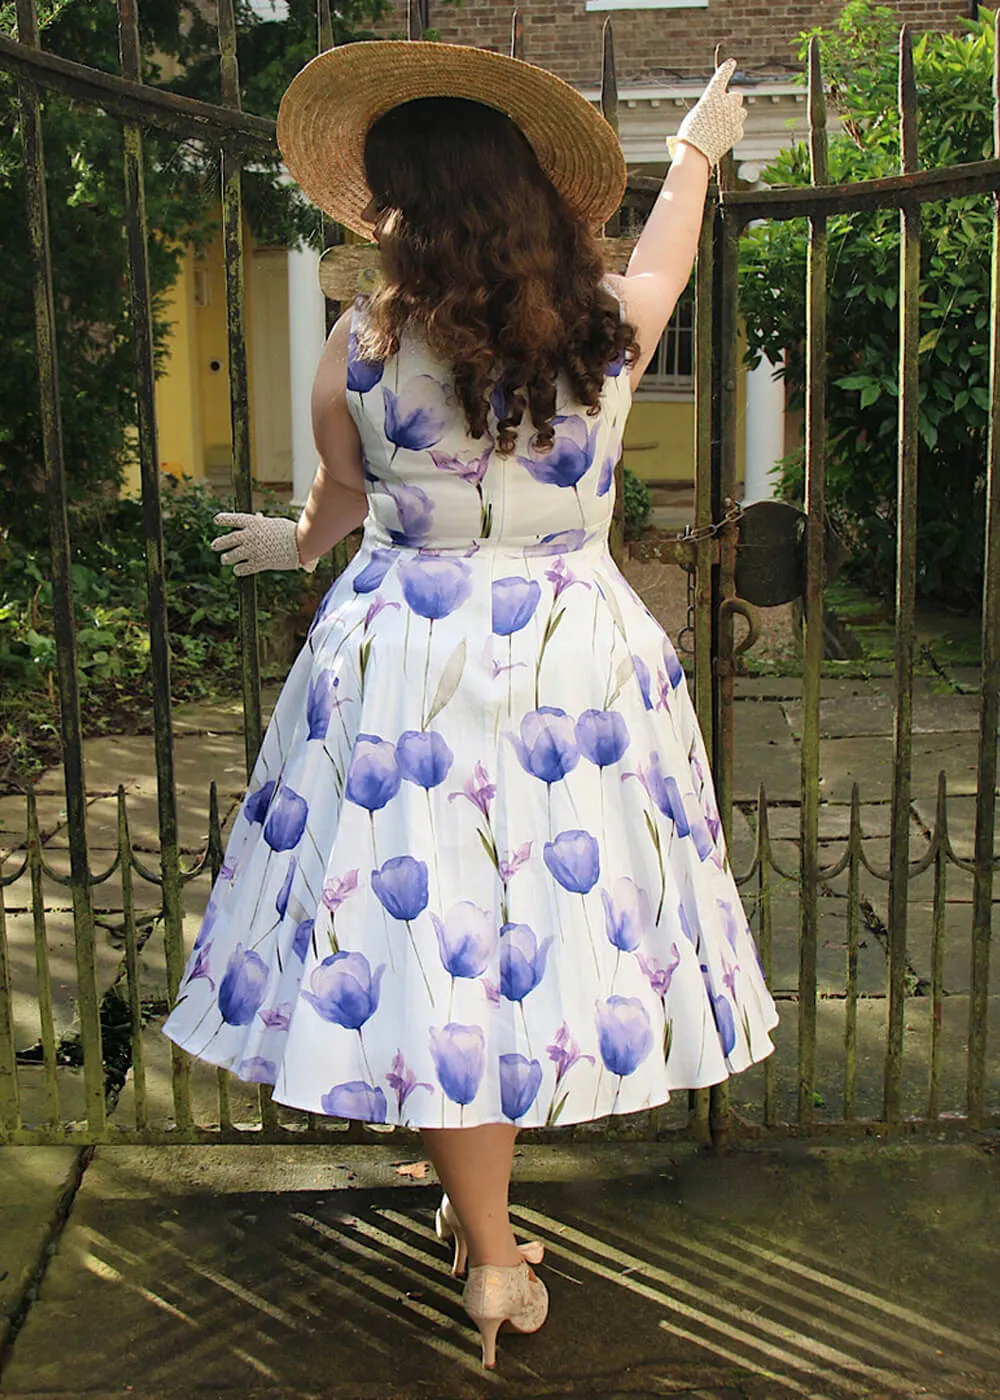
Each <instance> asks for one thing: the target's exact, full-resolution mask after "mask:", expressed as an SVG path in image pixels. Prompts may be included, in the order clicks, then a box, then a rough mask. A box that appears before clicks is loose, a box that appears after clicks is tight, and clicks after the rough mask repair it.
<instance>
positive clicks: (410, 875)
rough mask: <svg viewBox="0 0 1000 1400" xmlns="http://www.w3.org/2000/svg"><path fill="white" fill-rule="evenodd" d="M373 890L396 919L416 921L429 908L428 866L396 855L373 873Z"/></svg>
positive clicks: (407, 857) (420, 861)
mask: <svg viewBox="0 0 1000 1400" xmlns="http://www.w3.org/2000/svg"><path fill="white" fill-rule="evenodd" d="M372 889H373V890H374V891H375V893H376V895H377V896H378V898H379V901H380V902H381V904H382V905H383V906H384V908H386V909H387V910H388V911H389V913H390V914H391V915H392V917H393V918H394V919H402V920H405V919H415V918H416V917H417V915H418V914H422V913H423V911H424V910H425V909H426V908H427V899H428V890H427V866H426V865H425V864H424V862H423V861H422V860H414V858H413V856H392V857H391V859H389V860H387V861H386V862H385V864H384V865H383V866H382V867H381V869H379V870H373V871H372Z"/></svg>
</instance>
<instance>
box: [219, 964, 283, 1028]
mask: <svg viewBox="0 0 1000 1400" xmlns="http://www.w3.org/2000/svg"><path fill="white" fill-rule="evenodd" d="M270 975H271V974H270V972H269V971H268V968H267V966H266V964H265V963H264V960H263V959H262V958H261V957H259V956H258V955H257V954H256V953H254V952H252V951H251V950H249V949H244V947H243V944H242V943H237V945H236V947H235V948H234V949H233V951H232V953H231V954H230V956H229V963H228V965H227V967H226V972H225V976H224V977H223V979H222V982H221V984H220V986H219V1011H220V1013H221V1015H222V1019H223V1021H224V1022H225V1023H226V1025H229V1026H249V1024H250V1022H251V1021H252V1020H253V1018H254V1017H255V1016H256V1015H257V1012H258V1011H259V1010H260V1008H261V1007H262V1006H263V1005H264V996H265V993H266V992H267V984H268V981H269V979H270Z"/></svg>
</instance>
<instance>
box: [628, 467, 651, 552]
mask: <svg viewBox="0 0 1000 1400" xmlns="http://www.w3.org/2000/svg"><path fill="white" fill-rule="evenodd" d="M624 482H625V506H624V509H625V538H626V539H627V540H637V539H638V538H639V536H640V535H641V534H642V532H643V529H644V528H645V526H646V523H647V521H648V520H649V512H650V511H651V509H652V507H653V498H652V496H651V494H650V490H649V487H648V486H647V485H646V483H645V482H644V481H642V480H641V479H640V478H639V477H637V476H636V474H635V472H634V471H631V470H630V469H629V468H628V467H625V469H624Z"/></svg>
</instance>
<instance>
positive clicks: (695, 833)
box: [681, 794, 715, 860]
mask: <svg viewBox="0 0 1000 1400" xmlns="http://www.w3.org/2000/svg"><path fill="white" fill-rule="evenodd" d="M684 814H685V817H686V819H687V827H688V831H689V832H690V834H691V840H692V841H693V842H694V848H695V850H696V851H697V852H698V859H699V860H708V857H709V856H710V855H711V854H712V852H713V851H714V850H715V842H714V841H713V840H712V833H711V832H710V831H709V829H708V822H706V820H705V813H704V812H703V811H702V810H701V807H700V806H699V805H698V799H697V798H696V797H695V796H694V795H693V794H692V795H691V796H689V797H686V798H685V799H684ZM683 834H684V833H683V832H681V835H683Z"/></svg>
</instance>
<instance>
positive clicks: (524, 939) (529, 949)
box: [500, 924, 553, 1002]
mask: <svg viewBox="0 0 1000 1400" xmlns="http://www.w3.org/2000/svg"><path fill="white" fill-rule="evenodd" d="M552 942H553V940H552V939H551V938H545V939H543V940H542V942H541V943H539V941H538V935H537V934H536V933H535V931H534V929H532V928H529V926H528V925H527V924H504V926H503V928H502V929H501V930H500V991H501V993H502V995H503V996H505V997H506V998H507V1000H508V1001H517V1002H521V1001H524V998H525V997H526V996H527V995H528V993H529V992H533V991H534V990H535V988H536V987H537V986H538V984H539V983H540V982H541V980H542V978H543V977H544V976H545V964H546V961H547V959H548V955H549V948H550V947H551V946H552Z"/></svg>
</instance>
